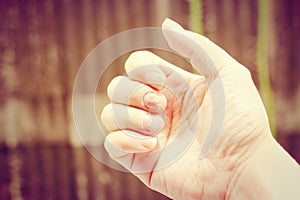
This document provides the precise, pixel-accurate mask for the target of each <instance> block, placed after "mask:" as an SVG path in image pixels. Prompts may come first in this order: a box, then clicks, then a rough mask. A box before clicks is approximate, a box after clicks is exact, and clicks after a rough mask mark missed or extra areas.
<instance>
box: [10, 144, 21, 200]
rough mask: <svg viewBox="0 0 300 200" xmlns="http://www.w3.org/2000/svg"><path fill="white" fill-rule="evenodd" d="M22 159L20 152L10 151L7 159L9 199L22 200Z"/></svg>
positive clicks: (13, 149)
mask: <svg viewBox="0 0 300 200" xmlns="http://www.w3.org/2000/svg"><path fill="white" fill-rule="evenodd" d="M22 165H23V163H22V159H21V155H20V152H19V151H18V149H17V148H12V149H10V154H9V159H8V167H9V176H10V182H9V193H10V196H11V199H13V200H15V199H16V200H22V199H23V197H22V192H21V187H22V186H21V184H22V178H21V168H22Z"/></svg>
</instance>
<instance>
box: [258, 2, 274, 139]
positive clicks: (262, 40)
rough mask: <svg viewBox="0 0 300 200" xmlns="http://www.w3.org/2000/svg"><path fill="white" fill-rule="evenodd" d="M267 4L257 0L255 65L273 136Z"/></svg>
mask: <svg viewBox="0 0 300 200" xmlns="http://www.w3.org/2000/svg"><path fill="white" fill-rule="evenodd" d="M268 3H269V2H268V1H265V0H258V23H257V26H258V27H257V28H258V30H257V31H258V32H257V51H256V63H257V74H258V83H259V89H260V93H261V96H262V99H263V102H264V104H265V107H266V110H267V114H268V117H269V123H270V128H271V131H272V133H273V135H274V136H275V135H276V133H275V127H276V126H275V109H274V101H273V91H272V88H271V84H270V78H269V69H268V49H267V46H268V34H269V33H268V29H269V27H268V15H269V6H268Z"/></svg>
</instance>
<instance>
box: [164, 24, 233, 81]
mask: <svg viewBox="0 0 300 200" xmlns="http://www.w3.org/2000/svg"><path fill="white" fill-rule="evenodd" d="M162 28H163V33H164V36H165V38H166V40H167V42H168V44H169V46H170V47H171V48H172V49H174V50H175V51H177V52H178V53H180V54H181V55H183V56H185V57H188V58H190V59H191V63H192V65H193V66H194V67H196V68H197V69H198V70H199V71H200V72H201V74H203V75H204V76H206V77H209V78H214V77H215V76H216V75H217V74H218V71H220V70H221V68H222V67H223V63H221V62H220V61H219V59H218V58H219V57H220V56H221V55H222V56H223V58H222V61H224V60H225V59H226V57H227V56H225V57H224V53H221V52H223V51H221V50H220V48H216V45H214V44H213V43H212V42H209V40H208V39H206V38H205V37H203V36H202V37H199V38H200V39H198V40H197V42H196V41H194V37H191V36H190V34H188V32H187V31H185V30H184V29H183V28H182V27H181V26H180V25H179V24H177V23H176V22H174V21H172V20H170V19H166V20H165V21H164V22H163V25H162ZM204 47H205V48H204ZM219 54H221V55H219ZM216 55H217V56H216ZM215 57H217V59H215ZM212 58H214V59H215V60H214V61H218V62H214V61H213V60H212Z"/></svg>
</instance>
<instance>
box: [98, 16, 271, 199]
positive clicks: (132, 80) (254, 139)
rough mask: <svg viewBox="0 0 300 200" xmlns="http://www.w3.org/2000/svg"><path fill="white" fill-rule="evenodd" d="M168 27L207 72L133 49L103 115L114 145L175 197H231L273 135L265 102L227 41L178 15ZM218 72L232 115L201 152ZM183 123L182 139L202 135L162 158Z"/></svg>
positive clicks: (139, 172)
mask: <svg viewBox="0 0 300 200" xmlns="http://www.w3.org/2000/svg"><path fill="white" fill-rule="evenodd" d="M162 28H163V30H165V32H164V33H165V37H166V39H167V41H168V43H169V45H170V47H171V48H173V49H174V50H175V51H177V52H178V53H180V54H181V55H183V56H185V57H188V58H190V59H191V63H192V65H194V66H195V67H197V68H198V69H200V72H201V74H202V75H195V74H192V73H189V72H186V71H184V70H182V69H180V68H178V67H176V66H174V65H172V64H170V63H168V62H167V61H165V60H163V59H161V58H160V57H158V56H156V55H154V54H152V53H150V52H147V51H140V52H135V53H133V54H131V55H130V57H129V58H128V59H127V61H126V63H125V69H126V72H127V74H128V77H126V76H120V77H116V78H114V79H113V80H112V81H111V83H110V85H109V87H108V95H109V97H110V98H111V100H112V103H111V104H109V105H107V106H106V107H105V108H104V110H103V112H102V116H101V117H102V121H103V123H104V124H105V125H106V128H107V129H108V130H109V131H110V133H109V135H108V136H107V137H106V141H105V146H106V149H107V151H108V152H109V153H110V156H111V157H112V158H113V159H115V160H116V161H117V162H119V163H120V164H121V165H123V166H124V167H125V168H127V169H128V170H129V171H131V172H132V173H134V174H135V175H136V176H137V177H138V178H139V179H140V180H141V181H143V182H144V183H145V184H146V185H147V186H149V187H150V188H152V189H154V190H157V191H159V192H161V193H163V194H165V195H166V196H169V197H170V198H175V199H225V198H227V197H228V196H232V194H230V193H231V192H232V190H231V188H232V187H234V184H237V181H236V180H237V179H238V176H239V175H240V173H241V171H243V168H244V167H245V163H247V162H248V160H249V159H251V158H252V157H253V156H254V155H255V154H256V152H257V151H258V150H259V149H260V148H261V147H262V146H263V144H264V143H266V142H267V141H270V140H272V137H271V133H270V128H269V125H268V118H267V115H266V112H265V109H264V106H263V103H262V101H261V99H260V96H259V94H258V92H257V90H256V88H255V86H254V84H253V81H252V79H251V75H250V73H249V71H248V70H247V69H246V68H245V67H244V66H242V65H241V64H239V63H238V62H237V61H235V60H234V59H233V58H232V57H230V56H229V55H228V54H227V53H226V52H225V51H224V50H222V49H221V48H220V47H218V46H217V45H215V44H214V43H212V42H211V41H209V40H208V39H207V38H205V37H203V36H201V35H198V34H196V33H193V32H189V31H186V30H184V29H182V27H180V26H179V25H178V24H176V23H175V22H173V21H171V20H165V22H164V23H163V26H162ZM168 30H169V31H168ZM170 31H174V32H176V33H179V34H180V35H181V36H179V35H178V34H172V32H170ZM191 41H194V42H195V44H197V45H199V47H197V46H195V45H194V44H193V43H191ZM203 50H204V51H203ZM211 63H213V65H211ZM212 66H215V68H212ZM217 78H220V79H221V81H222V85H223V88H222V87H218V88H217V89H216V90H215V91H214V92H216V93H224V94H225V99H224V101H225V108H224V109H225V118H224V119H219V118H217V119H219V120H224V121H222V123H223V129H222V132H221V135H220V138H219V140H218V141H217V143H216V145H215V146H214V148H213V150H212V151H211V152H210V154H209V155H208V156H206V158H204V159H199V152H200V150H201V147H202V146H201V145H202V144H203V140H204V138H205V137H206V134H207V132H208V130H209V127H210V124H211V123H212V121H211V120H212V109H213V105H212V99H211V95H210V91H209V90H208V88H207V84H214V82H215V81H216V80H217ZM222 90H224V91H222ZM191 100H195V102H191ZM220 101H221V99H220ZM186 113H188V115H185V114H186ZM189 115H191V116H196V118H195V117H188V116H189ZM193 119H197V121H196V122H195V121H194V120H193ZM195 123H196V124H197V125H198V126H195ZM195 127H196V128H197V129H195ZM182 130H184V131H185V133H184V134H181V135H180V141H182V142H183V143H184V141H186V140H189V138H190V137H191V135H192V136H195V139H193V140H191V142H190V143H189V145H188V146H184V148H183V147H182V146H180V143H179V144H178V145H179V146H178V148H179V149H180V150H182V154H181V155H180V157H175V158H173V160H172V162H171V163H166V166H165V165H160V164H161V163H164V161H165V160H166V159H168V158H170V157H172V154H170V151H168V152H166V151H164V150H165V149H166V148H168V145H170V144H172V142H174V140H175V139H176V137H178V132H180V131H182ZM208 137H209V136H208ZM185 148H186V149H185ZM173 150H174V152H175V151H176V148H173ZM167 164H169V165H167Z"/></svg>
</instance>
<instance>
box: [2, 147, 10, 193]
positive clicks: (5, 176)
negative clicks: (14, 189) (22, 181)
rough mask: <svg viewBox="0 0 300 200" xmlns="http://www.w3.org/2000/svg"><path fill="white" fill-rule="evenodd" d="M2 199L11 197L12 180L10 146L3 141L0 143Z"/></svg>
mask: <svg viewBox="0 0 300 200" xmlns="http://www.w3.org/2000/svg"><path fill="white" fill-rule="evenodd" d="M0 160H1V165H0V172H1V173H0V199H10V193H9V182H10V173H9V165H8V163H9V162H8V160H9V150H8V147H7V146H6V145H5V144H4V143H3V142H1V145H0Z"/></svg>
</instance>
